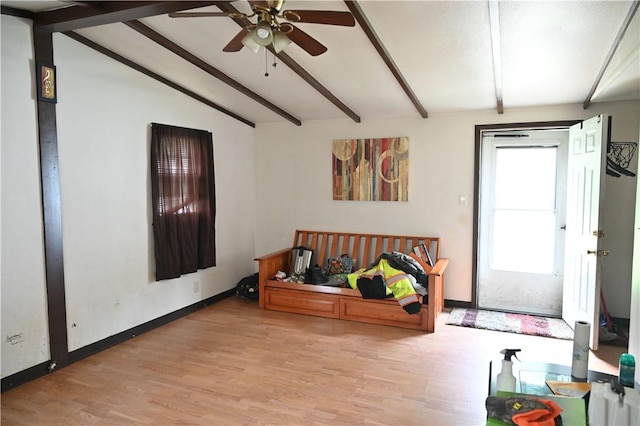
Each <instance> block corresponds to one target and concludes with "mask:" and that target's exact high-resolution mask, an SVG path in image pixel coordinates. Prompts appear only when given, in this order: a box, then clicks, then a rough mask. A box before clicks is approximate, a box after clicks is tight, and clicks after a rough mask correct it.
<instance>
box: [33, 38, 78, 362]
mask: <svg viewBox="0 0 640 426" xmlns="http://www.w3.org/2000/svg"><path fill="white" fill-rule="evenodd" d="M33 50H34V57H35V61H36V63H37V62H46V63H53V59H54V58H53V37H52V35H51V34H50V33H46V34H43V33H38V32H36V31H35V29H34V30H33ZM56 90H57V89H56ZM37 115H38V147H39V151H40V183H41V185H40V193H41V197H42V223H43V233H44V263H45V281H46V291H47V319H48V322H49V350H50V354H51V361H50V363H49V370H50V371H51V370H53V369H55V368H58V367H64V366H65V365H67V364H69V348H68V344H67V343H68V339H67V307H66V299H65V285H64V256H63V254H64V250H63V244H62V239H63V238H62V208H61V198H60V173H59V171H60V165H59V162H58V130H57V124H56V104H55V103H51V102H45V101H41V100H38V101H37Z"/></svg>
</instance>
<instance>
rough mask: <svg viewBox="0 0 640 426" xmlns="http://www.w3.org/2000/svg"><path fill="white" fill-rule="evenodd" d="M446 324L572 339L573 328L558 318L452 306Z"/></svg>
mask: <svg viewBox="0 0 640 426" xmlns="http://www.w3.org/2000/svg"><path fill="white" fill-rule="evenodd" d="M446 324H449V325H459V326H462V327H473V328H483V329H485V330H495V331H505V332H507V333H519V334H529V335H532V336H543V337H554V338H556V339H565V340H573V329H572V328H571V327H569V325H568V324H567V323H566V322H565V321H564V320H563V319H560V318H546V317H536V316H532V315H524V314H510V313H507V312H495V311H483V310H476V309H463V308H454V309H453V310H452V311H451V313H450V314H449V318H448V319H447V322H446Z"/></svg>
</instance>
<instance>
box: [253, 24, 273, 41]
mask: <svg viewBox="0 0 640 426" xmlns="http://www.w3.org/2000/svg"><path fill="white" fill-rule="evenodd" d="M251 33H252V36H253V41H255V42H256V43H258V44H259V45H260V46H268V45H270V44H271V42H272V41H273V30H272V29H271V25H269V23H268V22H266V21H260V22H258V25H256V27H255V28H254V29H253V31H252V32H251Z"/></svg>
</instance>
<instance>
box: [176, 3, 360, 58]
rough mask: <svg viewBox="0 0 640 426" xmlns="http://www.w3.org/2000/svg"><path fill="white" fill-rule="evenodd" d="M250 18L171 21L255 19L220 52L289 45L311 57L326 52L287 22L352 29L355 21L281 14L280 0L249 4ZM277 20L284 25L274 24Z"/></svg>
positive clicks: (311, 13)
mask: <svg viewBox="0 0 640 426" xmlns="http://www.w3.org/2000/svg"><path fill="white" fill-rule="evenodd" d="M249 3H250V4H251V10H252V12H253V13H252V14H251V15H247V14H245V13H241V12H231V13H225V12H223V13H219V12H174V13H170V14H169V16H170V17H172V18H190V17H196V16H227V17H229V18H234V19H245V20H246V19H248V18H252V17H254V16H257V17H258V18H257V19H258V22H257V23H256V24H251V23H247V22H246V21H245V23H244V24H243V25H244V28H243V30H242V31H240V33H238V34H237V35H236V36H235V37H234V38H233V39H232V40H231V41H230V42H229V43H228V44H227V45H226V46H225V47H224V49H222V50H223V51H224V52H238V51H239V50H240V49H242V47H243V46H245V47H247V48H248V49H249V50H251V51H252V52H254V53H258V52H259V51H260V47H267V46H269V45H273V49H274V50H275V52H276V53H280V52H282V51H283V50H284V49H285V48H286V47H287V46H289V44H291V42H294V43H295V44H297V45H298V46H300V47H301V48H302V49H303V50H304V51H306V52H307V53H309V54H310V55H312V56H317V55H321V54H322V53H324V52H326V51H327V48H326V47H325V46H323V45H322V43H320V42H319V41H317V40H316V39H314V38H313V37H311V36H310V35H309V34H307V33H305V32H304V31H302V30H301V29H299V28H297V27H294V26H293V25H292V24H291V23H290V22H296V23H298V22H299V23H310V24H325V25H340V26H346V27H354V26H355V25H356V23H355V19H354V18H353V15H352V14H351V13H350V12H334V11H324V10H284V11H283V10H282V8H283V6H284V0H268V1H264V0H250V1H249ZM278 18H280V19H283V20H285V21H288V22H282V23H280V22H278Z"/></svg>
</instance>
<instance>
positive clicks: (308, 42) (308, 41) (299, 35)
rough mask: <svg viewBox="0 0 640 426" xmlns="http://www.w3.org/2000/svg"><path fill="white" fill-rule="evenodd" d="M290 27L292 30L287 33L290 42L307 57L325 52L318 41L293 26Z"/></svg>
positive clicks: (325, 49) (324, 48)
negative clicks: (305, 53) (307, 55)
mask: <svg viewBox="0 0 640 426" xmlns="http://www.w3.org/2000/svg"><path fill="white" fill-rule="evenodd" d="M291 27H292V28H293V30H292V31H291V32H290V33H287V36H288V37H289V39H290V40H291V41H292V42H294V43H295V44H297V45H298V46H300V47H301V48H302V49H304V50H305V51H306V52H307V53H308V54H309V55H311V56H318V55H322V54H323V53H324V52H326V51H327V48H326V47H325V46H324V45H323V44H322V43H320V42H319V41H318V40H316V39H315V38H313V37H311V36H310V35H309V34H307V33H305V32H304V31H302V30H301V29H299V28H296V27H294V26H293V25H291Z"/></svg>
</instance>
